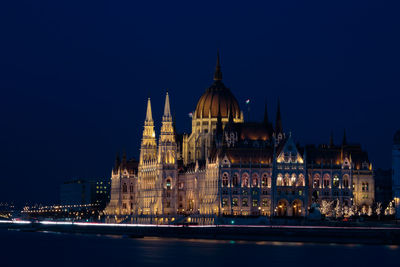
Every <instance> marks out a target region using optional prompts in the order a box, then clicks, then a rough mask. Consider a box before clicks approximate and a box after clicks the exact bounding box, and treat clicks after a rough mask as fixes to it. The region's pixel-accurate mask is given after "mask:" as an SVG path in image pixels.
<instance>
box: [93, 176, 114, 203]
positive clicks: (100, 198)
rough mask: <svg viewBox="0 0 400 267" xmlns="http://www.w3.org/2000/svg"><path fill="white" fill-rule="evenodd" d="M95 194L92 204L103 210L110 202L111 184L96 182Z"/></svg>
mask: <svg viewBox="0 0 400 267" xmlns="http://www.w3.org/2000/svg"><path fill="white" fill-rule="evenodd" d="M95 189H96V192H95V197H94V203H93V204H98V205H99V207H100V208H101V209H104V208H105V207H106V205H107V204H108V202H109V201H110V193H111V182H110V181H109V180H108V181H103V180H101V181H96V188H95Z"/></svg>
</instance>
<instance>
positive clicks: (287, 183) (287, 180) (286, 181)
mask: <svg viewBox="0 0 400 267" xmlns="http://www.w3.org/2000/svg"><path fill="white" fill-rule="evenodd" d="M289 182H290V180H289V173H286V174H285V178H283V186H289V184H290V183H289Z"/></svg>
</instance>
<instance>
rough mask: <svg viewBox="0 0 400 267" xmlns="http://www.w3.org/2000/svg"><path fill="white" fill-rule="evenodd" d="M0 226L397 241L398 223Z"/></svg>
mask: <svg viewBox="0 0 400 267" xmlns="http://www.w3.org/2000/svg"><path fill="white" fill-rule="evenodd" d="M0 228H3V229H15V230H20V231H26V232H40V231H49V232H61V233H83V234H100V235H121V236H128V237H130V238H144V237H162V238H182V239H208V240H212V239H214V240H237V241H276V242H305V243H337V244H370V245H400V227H341V226H291V225H248V226H243V225H208V226H194V225H192V226H172V225H140V224H105V223H84V222H74V223H72V222H54V221H41V222H30V221H1V223H0Z"/></svg>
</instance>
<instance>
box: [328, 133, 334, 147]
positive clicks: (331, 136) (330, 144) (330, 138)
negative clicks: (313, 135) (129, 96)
mask: <svg viewBox="0 0 400 267" xmlns="http://www.w3.org/2000/svg"><path fill="white" fill-rule="evenodd" d="M333 146H334V143H333V131H332V130H331V135H330V137H329V147H333Z"/></svg>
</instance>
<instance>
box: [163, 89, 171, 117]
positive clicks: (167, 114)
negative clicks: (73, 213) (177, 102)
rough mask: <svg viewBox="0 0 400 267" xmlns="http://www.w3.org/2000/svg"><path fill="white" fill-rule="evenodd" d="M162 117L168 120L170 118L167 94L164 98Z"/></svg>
mask: <svg viewBox="0 0 400 267" xmlns="http://www.w3.org/2000/svg"><path fill="white" fill-rule="evenodd" d="M164 117H165V118H170V117H171V108H170V106H169V96H168V92H167V95H166V96H165V105H164Z"/></svg>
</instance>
